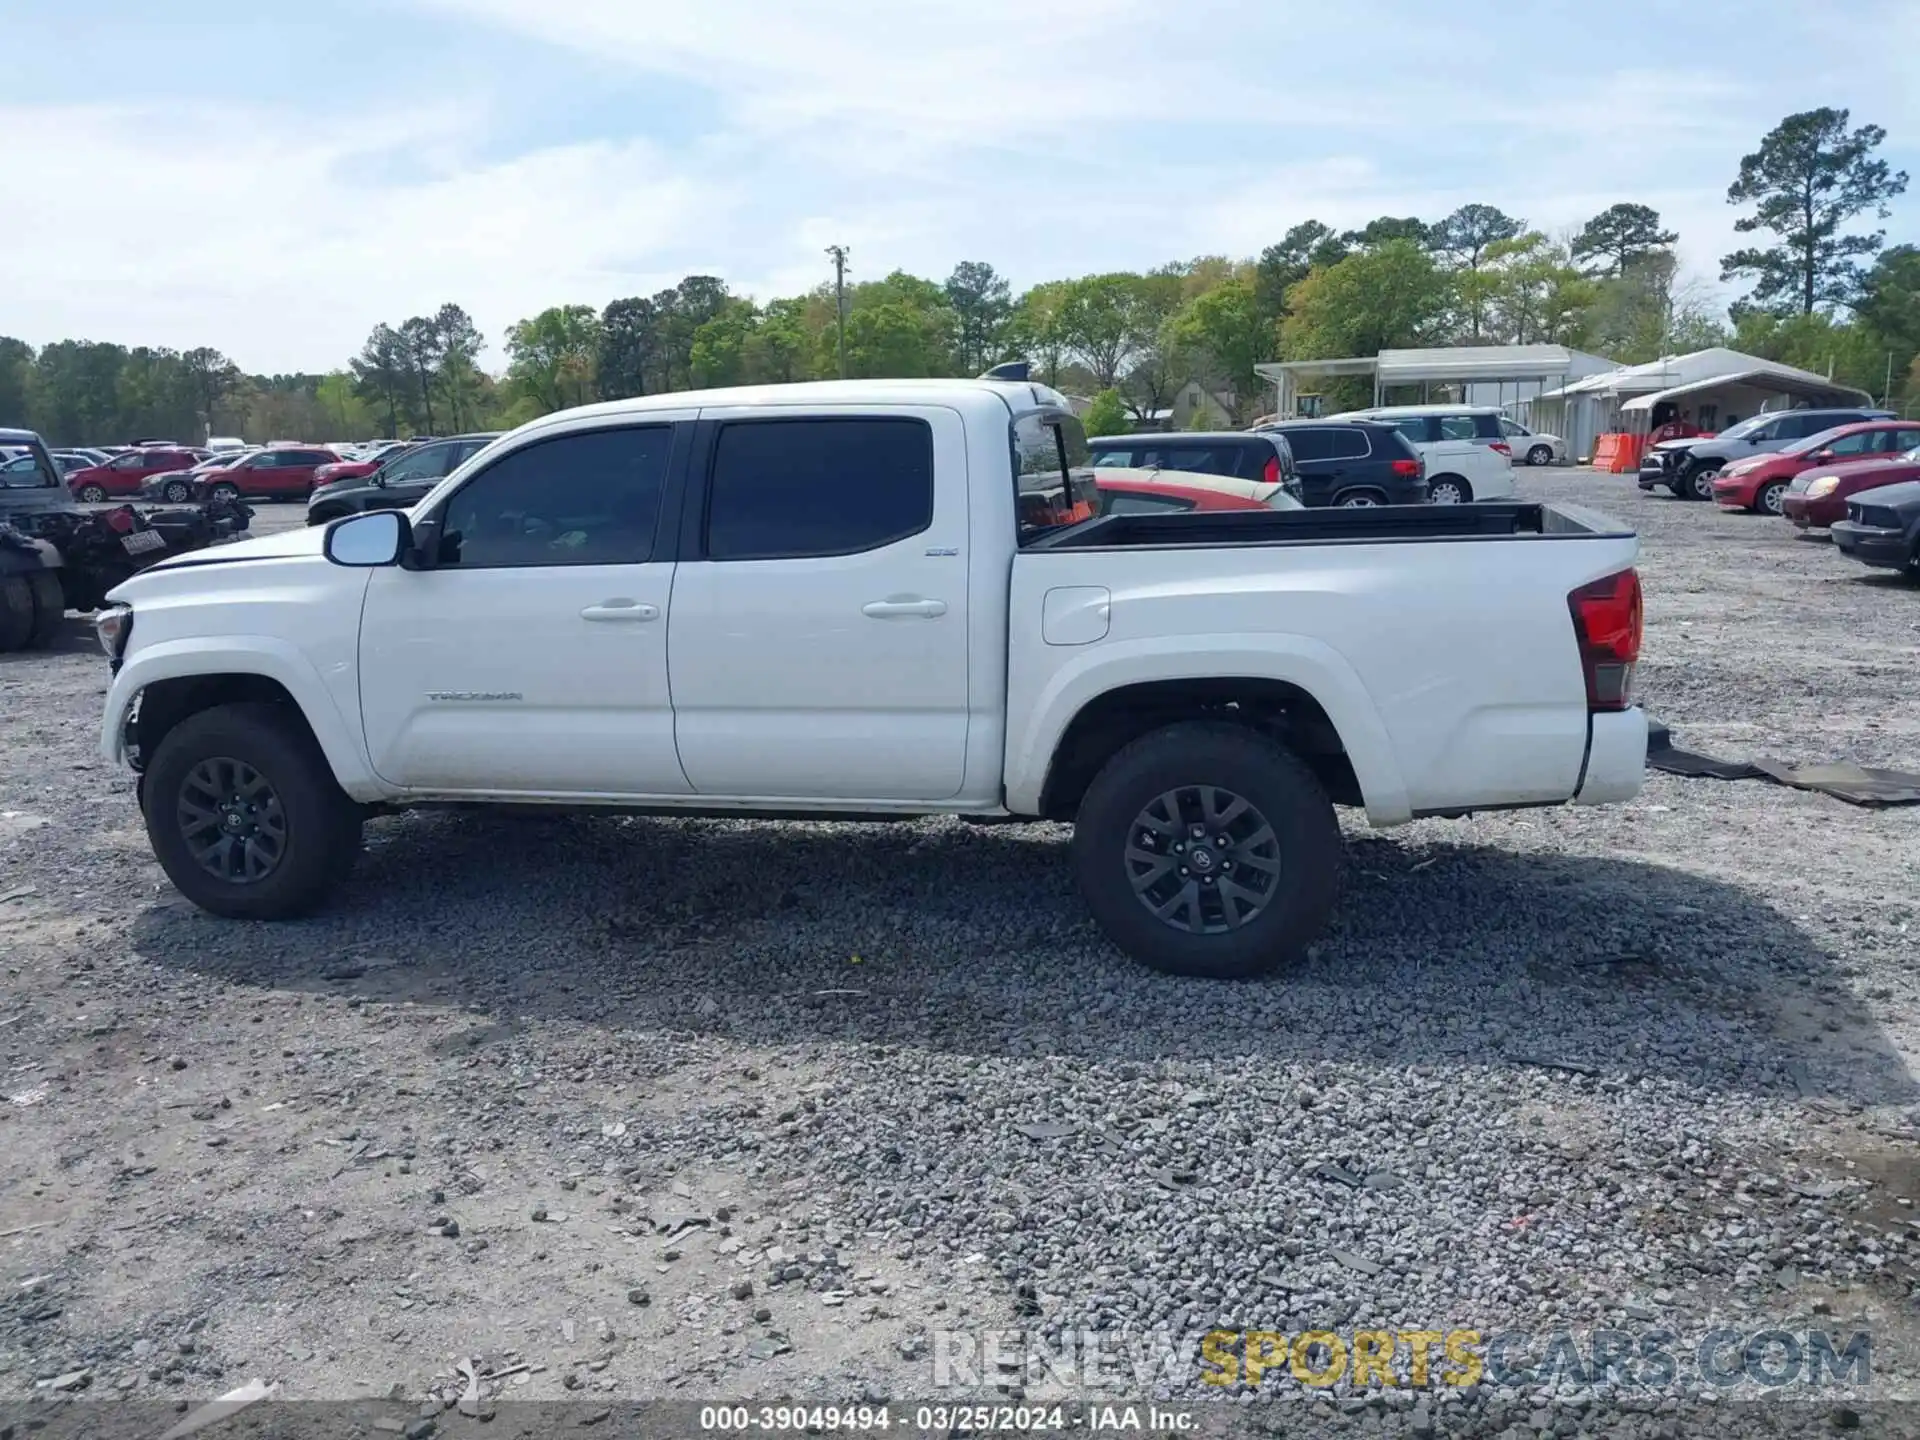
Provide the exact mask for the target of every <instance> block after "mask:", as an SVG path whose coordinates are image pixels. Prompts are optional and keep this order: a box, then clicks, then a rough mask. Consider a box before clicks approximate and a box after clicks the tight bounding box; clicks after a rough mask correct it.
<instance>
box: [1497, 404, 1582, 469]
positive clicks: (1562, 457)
mask: <svg viewBox="0 0 1920 1440" xmlns="http://www.w3.org/2000/svg"><path fill="white" fill-rule="evenodd" d="M1500 433H1501V434H1502V435H1504V436H1506V437H1507V446H1508V449H1509V451H1510V452H1511V454H1512V456H1513V460H1514V463H1515V464H1526V465H1564V464H1566V463H1567V459H1568V455H1567V442H1566V441H1564V440H1562V439H1561V438H1560V437H1559V436H1558V435H1549V434H1548V433H1547V432H1546V431H1544V430H1529V429H1528V428H1527V427H1526V426H1525V425H1522V424H1521V423H1520V422H1519V421H1518V420H1509V419H1507V418H1506V417H1505V416H1504V415H1503V416H1501V417H1500Z"/></svg>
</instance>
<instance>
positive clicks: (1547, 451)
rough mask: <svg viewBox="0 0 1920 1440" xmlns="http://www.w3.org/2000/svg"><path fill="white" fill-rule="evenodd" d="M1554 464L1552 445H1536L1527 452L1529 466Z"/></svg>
mask: <svg viewBox="0 0 1920 1440" xmlns="http://www.w3.org/2000/svg"><path fill="white" fill-rule="evenodd" d="M1552 463H1553V447H1552V446H1551V445H1536V446H1534V447H1533V448H1532V449H1531V450H1529V451H1527V464H1529V465H1551V464H1552Z"/></svg>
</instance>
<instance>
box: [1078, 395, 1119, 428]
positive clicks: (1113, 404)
mask: <svg viewBox="0 0 1920 1440" xmlns="http://www.w3.org/2000/svg"><path fill="white" fill-rule="evenodd" d="M1080 423H1081V424H1082V425H1083V426H1085V427H1086V432H1087V434H1089V435H1124V434H1126V433H1127V430H1128V425H1127V402H1126V401H1125V400H1123V399H1121V398H1120V392H1119V391H1118V390H1113V389H1107V390H1102V391H1101V392H1100V393H1099V394H1098V395H1095V396H1094V397H1093V403H1092V404H1091V405H1089V406H1088V407H1087V413H1086V414H1085V415H1083V416H1081V417H1080Z"/></svg>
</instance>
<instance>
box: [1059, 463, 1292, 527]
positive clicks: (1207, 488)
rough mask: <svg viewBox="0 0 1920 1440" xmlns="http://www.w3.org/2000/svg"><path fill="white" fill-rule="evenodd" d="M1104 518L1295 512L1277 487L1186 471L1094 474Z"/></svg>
mask: <svg viewBox="0 0 1920 1440" xmlns="http://www.w3.org/2000/svg"><path fill="white" fill-rule="evenodd" d="M1093 483H1094V484H1095V485H1097V486H1099V488H1100V513H1101V514H1103V515H1165V514H1171V513H1176V512H1179V511H1183V510H1298V509H1300V508H1302V507H1301V505H1300V502H1299V501H1298V500H1296V499H1294V498H1293V497H1292V496H1291V495H1289V494H1287V492H1286V490H1285V489H1284V488H1282V487H1281V486H1279V485H1277V484H1271V483H1267V482H1264V481H1259V480H1238V479H1235V478H1234V477H1233V476H1231V475H1203V474H1199V473H1197V472H1192V471H1186V470H1177V471H1169V470H1133V469H1112V470H1109V469H1105V468H1101V469H1096V470H1095V471H1094V475H1093Z"/></svg>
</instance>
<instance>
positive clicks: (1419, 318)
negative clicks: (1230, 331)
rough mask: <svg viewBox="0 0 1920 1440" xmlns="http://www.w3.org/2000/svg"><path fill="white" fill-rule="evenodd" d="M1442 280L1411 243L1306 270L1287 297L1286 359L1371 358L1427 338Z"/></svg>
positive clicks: (1435, 326) (1443, 305) (1441, 312)
mask: <svg viewBox="0 0 1920 1440" xmlns="http://www.w3.org/2000/svg"><path fill="white" fill-rule="evenodd" d="M1447 302H1448V292H1447V279H1446V276H1444V275H1443V274H1441V272H1440V270H1439V268H1438V267H1437V266H1436V265H1435V264H1434V263H1433V257H1432V256H1431V255H1429V254H1428V253H1427V252H1426V251H1425V250H1422V249H1421V248H1420V247H1419V246H1418V245H1415V244H1414V243H1413V242H1412V241H1411V240H1390V241H1388V242H1387V243H1386V244H1385V245H1382V246H1380V248H1379V249H1377V250H1370V251H1366V252H1364V253H1362V254H1358V255H1350V256H1348V257H1347V258H1346V259H1345V260H1342V261H1341V262H1340V263H1339V264H1337V265H1330V266H1327V267H1326V268H1325V269H1316V270H1313V271H1312V272H1310V273H1309V274H1308V276H1307V278H1306V279H1304V280H1302V281H1301V282H1300V283H1299V284H1298V285H1296V286H1294V288H1293V290H1292V292H1291V293H1290V294H1289V295H1288V304H1289V306H1290V307H1291V309H1292V314H1290V315H1289V316H1288V317H1287V319H1286V321H1285V322H1284V324H1283V325H1282V326H1281V336H1280V338H1281V349H1282V351H1283V352H1284V353H1285V354H1286V355H1287V357H1288V358H1289V359H1297V360H1317V359H1324V358H1332V357H1336V356H1342V355H1373V354H1377V353H1378V352H1380V351H1381V350H1387V349H1392V348H1395V347H1400V346H1409V345H1420V344H1424V343H1427V342H1429V341H1431V340H1432V339H1433V338H1434V337H1435V334H1436V332H1437V331H1438V330H1439V329H1440V327H1441V326H1442V324H1443V323H1444V321H1445V318H1446V313H1447Z"/></svg>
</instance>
